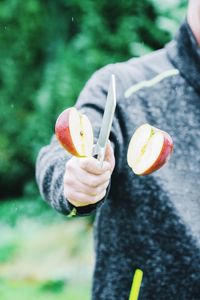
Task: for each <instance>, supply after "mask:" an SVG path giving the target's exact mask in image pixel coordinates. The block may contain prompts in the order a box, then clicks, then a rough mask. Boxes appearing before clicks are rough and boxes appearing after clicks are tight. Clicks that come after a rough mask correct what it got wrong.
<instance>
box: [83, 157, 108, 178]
mask: <svg viewBox="0 0 200 300" xmlns="http://www.w3.org/2000/svg"><path fill="white" fill-rule="evenodd" d="M78 163H79V166H80V168H81V169H82V170H84V171H87V172H89V173H91V174H94V175H101V174H103V173H104V172H106V171H108V170H110V164H109V162H108V161H106V162H104V163H103V166H101V164H100V162H99V161H98V160H97V159H95V158H94V157H86V158H81V159H79V160H78Z"/></svg>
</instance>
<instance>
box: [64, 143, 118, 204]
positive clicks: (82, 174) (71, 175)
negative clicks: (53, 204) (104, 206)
mask: <svg viewBox="0 0 200 300" xmlns="http://www.w3.org/2000/svg"><path fill="white" fill-rule="evenodd" d="M114 166H115V157H114V152H113V149H112V146H111V144H110V142H109V143H108V144H107V147H106V153H105V160H104V162H103V166H102V167H101V165H100V162H99V161H98V160H97V159H96V158H94V157H86V158H77V157H72V158H71V159H70V160H68V162H67V163H66V169H65V175H64V196H65V197H66V198H67V200H68V201H69V202H70V203H72V204H73V205H74V206H76V207H78V206H86V205H89V204H94V203H96V202H98V201H100V200H101V199H102V198H103V197H104V196H105V194H106V189H107V187H108V185H109V181H110V177H111V174H112V172H113V169H114Z"/></svg>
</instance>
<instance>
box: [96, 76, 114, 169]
mask: <svg viewBox="0 0 200 300" xmlns="http://www.w3.org/2000/svg"><path fill="white" fill-rule="evenodd" d="M115 108H116V85H115V75H114V74H112V75H111V79H110V83H109V88H108V94H107V100H106V105H105V109H104V114H103V119H102V125H101V129H100V133H99V137H98V140H97V144H96V152H97V159H98V160H99V161H100V164H101V166H102V165H103V161H104V156H105V150H106V145H107V142H108V139H109V135H110V131H111V127H112V122H113V118H114V113H115Z"/></svg>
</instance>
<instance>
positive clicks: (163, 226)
mask: <svg viewBox="0 0 200 300" xmlns="http://www.w3.org/2000/svg"><path fill="white" fill-rule="evenodd" d="M112 73H113V74H115V76H116V87H117V107H116V113H115V117H114V121H113V126H112V130H111V134H110V143H109V144H108V145H107V149H106V157H105V161H104V164H103V167H102V168H101V167H100V166H99V162H98V160H97V159H95V158H93V157H90V158H76V157H71V156H70V155H68V154H67V152H66V151H65V150H64V149H63V148H62V147H61V146H60V145H59V143H58V141H57V140H56V138H55V136H54V137H53V138H52V141H51V143H50V144H49V145H48V146H46V147H43V148H42V149H41V151H40V153H39V156H38V159H37V164H36V178H37V182H38V185H39V188H40V192H41V194H42V196H43V198H44V199H46V201H48V202H49V203H50V204H51V205H52V207H54V208H55V209H56V210H58V211H59V212H61V213H63V214H66V215H69V214H70V213H73V214H76V215H79V216H81V215H82V216H83V215H87V214H90V213H92V212H95V224H94V239H95V254H96V261H95V268H94V276H93V288H92V299H94V300H114V299H115V300H116V299H119V300H127V299H128V298H129V294H130V289H131V284H132V279H133V274H134V272H135V270H136V269H138V268H139V269H141V270H142V271H143V274H144V277H143V281H142V286H141V290H140V299H141V300H147V299H148V300H151V299H152V300H154V299H156V300H158V299H159V300H162V299H163V300H166V299H167V300H168V299H176V300H179V299H180V300H184V299H192V300H197V299H199V297H200V296H199V295H200V187H199V184H198V181H199V179H198V178H200V1H198V0H190V1H189V6H188V13H187V18H186V20H185V22H184V23H183V24H182V25H181V26H180V29H179V31H178V33H177V36H176V38H175V39H173V40H172V41H171V42H170V43H168V44H167V45H166V46H165V47H164V48H163V49H161V50H157V51H155V52H153V53H151V54H148V55H146V56H144V57H141V58H132V59H130V60H128V61H127V62H122V63H116V64H110V65H107V66H105V67H103V68H102V69H100V70H98V71H97V72H95V73H94V75H93V76H92V77H91V79H90V80H89V81H88V82H87V83H86V85H85V87H84V88H83V90H82V92H81V93H80V96H79V98H78V100H77V103H76V105H75V106H76V107H77V108H78V109H79V110H80V111H81V112H84V113H85V114H87V116H88V117H89V118H90V120H91V123H92V125H93V127H94V131H95V137H96V138H97V136H98V131H99V128H100V127H101V121H102V113H103V110H104V107H105V101H106V94H107V90H108V85H109V80H110V75H111V74H112ZM143 123H150V124H151V125H153V126H155V127H158V128H160V129H162V130H165V131H167V132H168V133H169V134H170V135H171V136H172V138H173V141H174V153H173V155H172V157H171V159H170V161H169V162H168V164H166V165H165V166H164V167H162V168H161V169H160V170H159V171H156V172H154V173H152V174H150V175H147V176H137V175H135V174H134V173H133V172H132V170H131V169H130V168H129V167H128V165H127V149H128V144H129V141H130V139H131V137H132V135H133V132H134V130H135V129H136V128H137V127H138V126H140V125H141V124H143ZM109 186H110V189H109V192H108V188H109Z"/></svg>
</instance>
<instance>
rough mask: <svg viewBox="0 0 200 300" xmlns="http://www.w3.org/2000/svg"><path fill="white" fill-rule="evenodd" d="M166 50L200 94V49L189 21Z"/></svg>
mask: <svg viewBox="0 0 200 300" xmlns="http://www.w3.org/2000/svg"><path fill="white" fill-rule="evenodd" d="M165 48H166V50H167V54H168V57H169V59H170V61H171V62H172V64H173V65H174V66H175V67H176V68H177V69H179V71H180V73H181V75H182V76H183V77H184V78H185V79H186V80H187V81H188V82H189V83H190V85H192V86H193V87H194V89H195V90H196V91H197V92H198V93H200V47H199V45H198V44H197V41H196V39H195V37H194V35H193V32H192V30H191V28H190V26H189V25H188V23H187V21H185V22H184V23H183V24H182V26H181V27H180V29H179V31H178V34H177V36H176V38H175V39H174V40H173V41H172V42H170V43H169V44H167V45H166V47H165Z"/></svg>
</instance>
